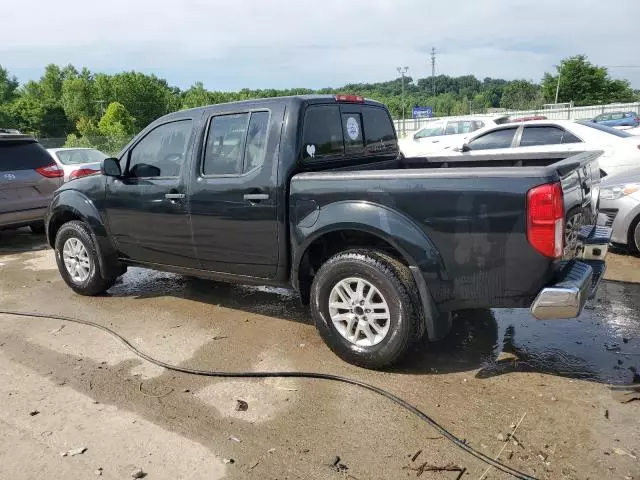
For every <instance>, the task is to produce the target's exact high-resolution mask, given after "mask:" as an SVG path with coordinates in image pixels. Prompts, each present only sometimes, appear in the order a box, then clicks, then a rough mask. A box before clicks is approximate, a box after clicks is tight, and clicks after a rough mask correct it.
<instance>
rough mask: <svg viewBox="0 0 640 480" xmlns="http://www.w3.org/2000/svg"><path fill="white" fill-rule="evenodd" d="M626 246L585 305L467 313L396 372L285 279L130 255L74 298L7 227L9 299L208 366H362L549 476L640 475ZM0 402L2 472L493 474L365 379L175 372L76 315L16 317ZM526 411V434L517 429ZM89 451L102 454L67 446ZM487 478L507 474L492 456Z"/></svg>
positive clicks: (1, 355) (4, 325) (638, 297)
mask: <svg viewBox="0 0 640 480" xmlns="http://www.w3.org/2000/svg"><path fill="white" fill-rule="evenodd" d="M609 260H610V261H609V271H608V274H607V275H608V276H607V278H608V279H609V280H608V281H606V282H604V283H603V285H602V286H601V289H600V294H599V297H598V299H597V301H594V302H592V303H591V304H590V305H589V306H588V309H587V310H585V312H584V313H583V315H582V316H581V317H580V318H579V319H577V320H573V321H562V322H537V321H535V320H533V319H532V318H531V317H530V316H529V315H528V313H527V312H526V311H522V310H494V311H491V312H482V311H479V312H465V313H463V314H460V315H458V317H457V319H456V325H455V328H454V332H453V334H452V335H451V337H450V338H448V339H447V341H445V342H442V343H439V344H435V345H430V344H427V343H425V344H423V345H420V346H418V347H416V349H415V352H414V353H413V354H412V355H410V357H409V358H407V360H406V361H404V362H403V363H402V364H401V365H399V366H398V367H397V368H395V369H394V370H393V371H389V372H371V371H366V370H363V369H359V368H356V367H352V366H350V365H347V364H345V363H343V362H342V361H340V360H339V359H337V358H336V357H335V356H334V355H333V354H332V353H331V352H330V351H329V350H328V348H326V347H325V346H324V344H323V343H322V341H321V340H320V338H319V336H318V335H317V334H316V331H315V328H314V327H313V325H312V324H311V323H310V319H309V315H308V313H307V311H306V310H305V309H304V308H301V307H299V306H298V300H297V298H296V297H295V295H292V294H291V293H290V292H288V291H285V290H273V289H266V288H250V287H241V286H230V285H225V284H217V283H212V282H206V281H198V280H191V279H187V278H185V277H182V276H179V275H173V274H168V273H157V272H150V271H146V270H142V269H130V271H129V272H128V273H127V275H126V276H125V277H124V278H123V279H122V282H121V283H119V284H117V285H116V286H115V287H113V288H112V289H111V290H110V292H109V295H108V296H103V297H98V298H84V297H80V296H77V295H75V294H74V293H73V292H72V291H71V290H70V289H68V288H67V287H66V285H64V284H63V282H62V280H61V279H60V277H59V275H58V272H57V270H56V267H55V261H54V258H53V252H52V251H51V250H50V249H48V248H47V247H46V245H45V243H44V239H43V238H41V237H37V236H33V235H30V234H29V233H28V232H27V231H16V232H0V273H1V274H0V308H2V309H11V310H20V311H36V312H41V313H56V314H62V315H69V316H73V317H79V318H86V319H89V320H93V321H95V322H98V323H100V324H103V325H107V326H110V327H111V328H113V329H115V330H116V331H118V332H119V333H120V334H122V335H123V336H125V337H126V338H128V339H129V340H130V341H131V342H132V343H133V344H135V345H136V346H138V347H139V348H141V349H142V350H144V351H145V352H147V353H149V354H150V355H152V356H154V357H156V358H159V359H162V360H164V361H167V362H171V363H176V364H180V365H185V366H190V367H195V368H202V369H224V370H306V371H320V372H327V373H334V374H339V375H344V376H347V377H351V378H356V379H360V380H364V381H366V382H369V383H372V384H374V385H377V386H380V387H383V388H386V389H388V390H390V391H392V392H393V393H395V394H398V395H399V396H401V397H403V398H404V399H406V400H407V401H409V402H410V403H412V404H414V405H416V406H417V407H419V408H420V409H422V410H423V411H425V412H426V413H428V414H429V415H431V416H433V418H435V419H436V420H437V421H438V422H440V423H441V424H442V425H444V426H445V427H447V428H448V429H449V430H450V431H451V432H452V433H454V434H455V435H457V436H458V437H460V438H463V439H465V440H466V441H467V443H468V444H470V445H472V446H473V447H474V448H477V449H478V450H480V451H482V452H484V453H486V454H487V455H490V456H495V455H497V454H498V452H500V451H501V450H502V449H503V447H505V448H504V450H503V451H502V454H501V455H500V459H501V460H502V461H504V462H506V463H508V464H509V465H511V466H513V467H515V468H518V469H520V470H522V471H524V472H527V473H529V474H532V475H534V476H536V477H537V478H549V479H551V478H553V479H562V478H567V479H586V478H591V479H596V478H597V479H604V478H612V479H629V478H633V479H640V422H639V421H638V419H639V418H640V401H633V402H629V403H624V404H623V403H621V402H620V401H619V399H618V396H617V395H616V394H615V393H614V391H612V386H618V387H620V386H622V385H630V384H632V383H634V382H635V383H638V384H640V377H639V376H638V369H640V335H639V333H640V259H638V258H634V257H630V256H628V255H624V254H611V255H610V259H609ZM0 399H1V400H0V478H3V479H5V478H6V479H12V480H20V479H33V478H64V479H66V480H74V479H88V478H98V474H100V477H101V478H106V479H123V478H131V473H132V472H133V471H134V470H136V469H139V468H141V469H142V470H143V472H144V473H145V474H146V477H145V478H148V479H150V480H155V479H172V480H175V479H193V480H197V479H208V480H212V479H217V478H230V479H236V478H256V479H267V478H268V479H309V478H318V479H341V478H352V479H353V478H355V479H359V480H365V479H396V478H414V477H416V476H418V475H419V474H420V471H419V467H420V466H421V465H423V464H425V463H426V465H427V466H428V465H433V466H446V465H449V464H452V465H454V466H460V467H462V468H465V469H466V472H465V473H464V474H463V476H462V477H460V478H464V479H478V478H480V477H481V475H482V474H483V472H484V471H485V469H486V465H484V464H482V463H480V462H479V461H477V460H476V459H474V458H473V457H470V456H469V455H467V454H466V453H464V452H462V451H460V450H459V449H457V448H456V447H455V446H453V445H452V444H451V443H449V442H448V441H446V440H444V439H443V438H441V437H440V435H438V434H437V432H435V431H434V430H433V429H431V428H430V427H428V426H427V425H426V424H422V423H420V422H418V421H417V420H416V419H415V418H413V417H410V416H409V414H408V413H406V412H405V411H403V410H400V409H399V408H398V407H396V406H395V405H393V404H392V403H390V402H389V401H387V400H385V399H383V398H381V397H377V396H375V395H373V394H370V393H367V392H363V391H361V390H358V389H356V388H355V387H350V386H347V385H341V384H332V383H328V382H322V381H318V380H299V379H286V380H279V379H272V380H234V379H222V380H218V379H210V378H203V377H195V376H189V375H183V374H178V373H175V372H169V371H166V370H164V369H162V368H159V367H156V366H154V365H151V364H149V363H147V362H145V361H143V360H141V359H139V358H137V357H135V356H134V355H133V354H132V353H131V352H130V351H129V350H127V349H126V348H125V347H124V346H123V345H121V344H120V343H118V342H117V341H116V340H115V339H114V338H112V337H110V336H108V335H106V334H105V333H104V332H101V331H99V330H97V329H94V328H90V327H85V326H81V325H76V324H65V323H64V322H60V321H52V320H44V319H18V318H14V317H8V316H3V315H0ZM238 400H242V401H244V402H246V403H247V404H248V409H247V410H246V411H242V410H240V411H238V410H237V408H236V407H237V405H238ZM36 412H37V413H36ZM523 416H524V419H522V418H523ZM521 419H522V423H521V424H520V426H519V427H518V429H517V432H516V434H515V438H517V444H514V443H513V442H506V443H505V442H504V441H502V439H503V438H504V437H505V436H506V434H507V433H508V432H509V431H510V430H511V425H514V424H517V423H518V422H519V421H520V420H521ZM78 448H80V449H82V448H86V451H84V452H83V453H81V454H78V455H75V456H73V455H67V456H61V453H62V452H67V451H69V450H73V449H78ZM418 452H420V453H419V454H418ZM416 454H417V456H416ZM336 457H340V460H339V462H338V463H337V465H338V467H336V466H334V464H335V463H336V461H335V459H336ZM414 458H415V460H413V459H414ZM341 465H342V466H341ZM458 475H459V473H458V472H425V473H424V474H422V475H420V477H421V478H427V479H428V478H434V479H437V478H441V479H456V478H458ZM484 478H490V479H496V478H509V477H507V476H506V475H504V474H501V473H499V472H496V471H495V470H491V471H490V472H489V473H488V474H487V475H486V476H485V477H484Z"/></svg>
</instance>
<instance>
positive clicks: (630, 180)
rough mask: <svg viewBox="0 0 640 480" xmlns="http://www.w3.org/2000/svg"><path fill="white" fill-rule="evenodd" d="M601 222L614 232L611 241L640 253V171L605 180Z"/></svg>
mask: <svg viewBox="0 0 640 480" xmlns="http://www.w3.org/2000/svg"><path fill="white" fill-rule="evenodd" d="M600 213H601V215H600V217H599V222H598V223H600V224H602V225H606V226H608V227H611V228H612V229H613V233H612V235H611V242H612V243H614V244H618V245H622V246H626V247H628V248H629V250H630V251H631V252H633V253H636V254H638V253H640V168H636V169H633V170H629V171H627V172H625V173H620V174H617V175H612V176H610V177H605V178H604V179H603V180H602V183H601V185H600Z"/></svg>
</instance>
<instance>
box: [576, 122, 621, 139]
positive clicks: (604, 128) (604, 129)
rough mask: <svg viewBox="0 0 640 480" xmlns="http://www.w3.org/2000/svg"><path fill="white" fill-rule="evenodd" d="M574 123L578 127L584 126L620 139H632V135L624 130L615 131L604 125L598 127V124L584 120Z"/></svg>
mask: <svg viewBox="0 0 640 480" xmlns="http://www.w3.org/2000/svg"><path fill="white" fill-rule="evenodd" d="M576 123H579V124H580V125H584V126H585V127H589V128H593V129H595V130H600V131H601V132H605V133H610V134H611V135H615V136H616V137H620V138H627V137H633V135H631V134H630V133H627V132H625V131H624V130H617V129H615V128H612V127H607V126H606V125H600V124H599V123H593V122H588V121H584V120H581V121H579V122H576Z"/></svg>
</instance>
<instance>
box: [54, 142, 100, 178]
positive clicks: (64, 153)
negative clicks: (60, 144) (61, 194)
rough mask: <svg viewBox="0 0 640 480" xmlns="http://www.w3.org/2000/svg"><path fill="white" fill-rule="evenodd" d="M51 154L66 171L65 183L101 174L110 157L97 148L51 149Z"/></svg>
mask: <svg viewBox="0 0 640 480" xmlns="http://www.w3.org/2000/svg"><path fill="white" fill-rule="evenodd" d="M48 152H49V154H50V155H51V156H52V157H53V159H54V160H55V161H56V163H57V164H58V166H59V167H60V168H61V169H62V170H63V171H64V181H65V182H68V181H69V180H73V179H74V178H80V177H84V176H86V175H95V174H96V173H100V165H101V164H102V161H103V160H104V159H105V158H107V157H108V155H106V154H104V153H102V152H101V151H100V150H96V149H95V148H49V149H48Z"/></svg>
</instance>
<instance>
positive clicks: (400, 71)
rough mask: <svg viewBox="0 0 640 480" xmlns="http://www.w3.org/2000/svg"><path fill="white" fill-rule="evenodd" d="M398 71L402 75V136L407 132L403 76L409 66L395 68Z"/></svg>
mask: <svg viewBox="0 0 640 480" xmlns="http://www.w3.org/2000/svg"><path fill="white" fill-rule="evenodd" d="M397 70H398V73H399V74H400V76H401V77H402V136H403V137H404V136H405V135H406V133H407V129H406V127H405V111H404V108H405V103H404V76H405V74H406V73H407V70H409V67H398V68H397Z"/></svg>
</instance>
